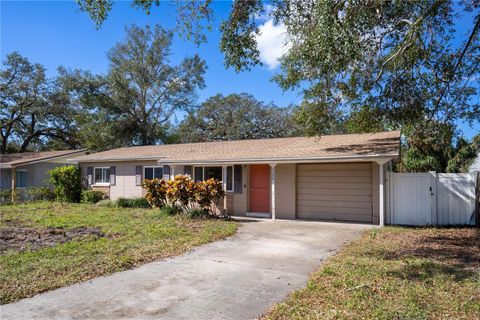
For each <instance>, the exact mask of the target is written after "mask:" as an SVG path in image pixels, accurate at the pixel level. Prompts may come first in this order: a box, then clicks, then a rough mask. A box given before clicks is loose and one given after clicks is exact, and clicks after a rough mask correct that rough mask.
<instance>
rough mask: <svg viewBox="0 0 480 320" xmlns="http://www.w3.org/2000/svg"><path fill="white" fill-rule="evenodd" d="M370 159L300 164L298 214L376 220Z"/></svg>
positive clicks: (331, 218) (360, 220)
mask: <svg viewBox="0 0 480 320" xmlns="http://www.w3.org/2000/svg"><path fill="white" fill-rule="evenodd" d="M371 170H372V168H371V164H370V163H338V164H337V163H336V164H299V165H298V166H297V218H298V219H312V220H341V221H355V222H367V223H370V222H372V210H373V209H372V174H371Z"/></svg>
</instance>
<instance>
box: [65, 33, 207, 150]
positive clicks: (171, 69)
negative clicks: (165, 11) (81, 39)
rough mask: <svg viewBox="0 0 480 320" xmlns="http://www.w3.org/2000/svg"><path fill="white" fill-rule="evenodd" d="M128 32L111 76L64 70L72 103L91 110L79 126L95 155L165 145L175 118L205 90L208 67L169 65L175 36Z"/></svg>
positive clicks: (189, 62) (113, 56)
mask: <svg viewBox="0 0 480 320" xmlns="http://www.w3.org/2000/svg"><path fill="white" fill-rule="evenodd" d="M126 31H127V36H126V38H125V39H124V40H123V41H121V42H119V43H117V44H116V45H115V46H114V47H113V48H112V49H111V50H110V51H109V52H108V59H109V62H110V68H109V71H108V74H106V75H92V74H91V73H89V72H85V71H81V70H74V71H68V70H65V69H61V70H60V79H61V82H62V84H63V85H64V88H65V90H66V91H68V92H69V95H70V97H71V101H72V103H73V104H76V105H79V106H81V107H83V108H84V109H85V110H88V112H87V113H86V114H84V115H83V117H82V119H79V120H78V121H79V124H80V125H81V128H82V130H81V135H82V137H83V139H84V141H87V143H88V144H89V146H90V147H91V148H93V149H106V148H111V147H115V146H129V145H147V144H156V143H160V142H165V139H166V136H167V134H168V131H169V130H170V128H171V123H170V120H171V118H172V117H173V116H174V114H175V113H176V112H177V111H180V110H186V111H188V110H189V108H190V107H191V106H192V105H194V102H195V100H196V98H197V89H199V88H203V87H204V86H205V84H204V80H203V75H204V73H205V69H206V66H205V62H204V61H203V60H201V59H200V58H199V57H198V56H196V55H195V56H193V57H189V58H185V59H184V60H183V61H182V62H181V63H180V64H178V65H175V66H174V65H172V64H171V63H170V61H169V56H170V48H171V44H172V32H169V31H165V30H163V29H162V28H160V27H159V26H155V27H154V28H153V29H152V28H150V27H148V26H147V27H145V28H139V27H137V26H131V27H129V28H127V29H126Z"/></svg>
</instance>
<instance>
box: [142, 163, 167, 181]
mask: <svg viewBox="0 0 480 320" xmlns="http://www.w3.org/2000/svg"><path fill="white" fill-rule="evenodd" d="M147 168H152V169H153V176H154V177H153V179H160V180H161V179H164V173H165V168H164V167H163V166H144V167H143V180H145V169H147ZM155 168H162V176H161V177H158V178H157V177H155Z"/></svg>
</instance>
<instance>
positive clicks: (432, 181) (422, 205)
mask: <svg viewBox="0 0 480 320" xmlns="http://www.w3.org/2000/svg"><path fill="white" fill-rule="evenodd" d="M476 180H477V174H476V173H435V172H428V173H395V172H389V174H388V181H387V199H388V200H387V208H386V209H387V216H386V222H387V223H388V224H399V225H413V226H425V225H441V226H446V225H474V224H475V190H476Z"/></svg>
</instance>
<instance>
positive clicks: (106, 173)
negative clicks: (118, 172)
mask: <svg viewBox="0 0 480 320" xmlns="http://www.w3.org/2000/svg"><path fill="white" fill-rule="evenodd" d="M95 183H110V167H104V168H95Z"/></svg>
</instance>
